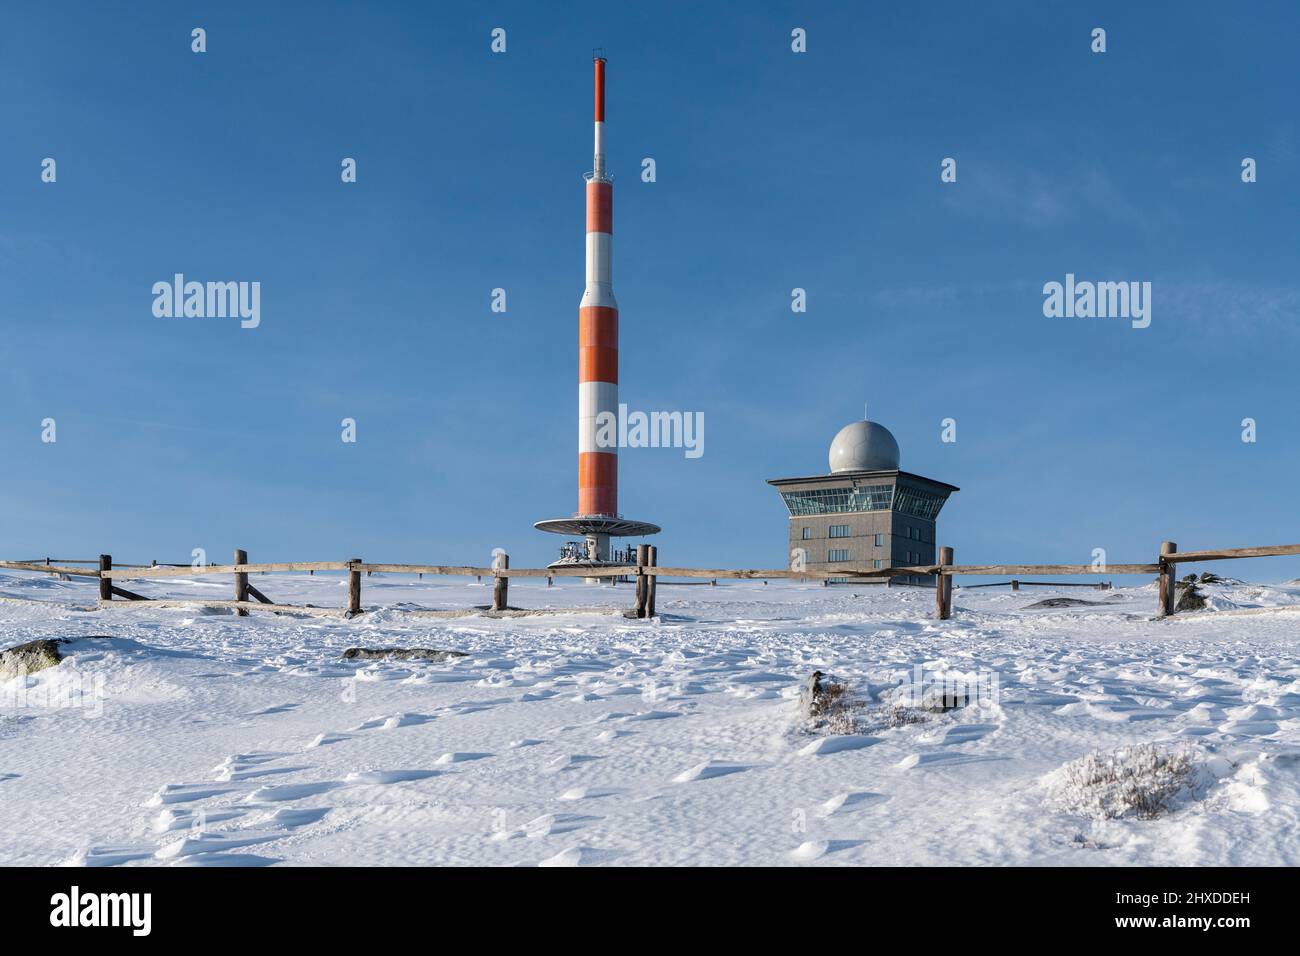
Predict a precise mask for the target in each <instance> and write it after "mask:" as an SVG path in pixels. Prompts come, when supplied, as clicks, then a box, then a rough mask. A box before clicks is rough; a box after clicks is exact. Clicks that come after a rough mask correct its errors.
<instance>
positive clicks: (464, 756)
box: [434, 750, 494, 766]
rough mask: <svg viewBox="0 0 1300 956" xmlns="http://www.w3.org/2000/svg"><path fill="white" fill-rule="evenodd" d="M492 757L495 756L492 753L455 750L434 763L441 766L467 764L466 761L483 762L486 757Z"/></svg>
mask: <svg viewBox="0 0 1300 956" xmlns="http://www.w3.org/2000/svg"><path fill="white" fill-rule="evenodd" d="M491 756H494V755H493V754H490V753H479V752H474V751H462V750H454V751H448V752H447V753H445V754H443V755H442V756H441V757H439V758H438V759H437V760H435V761H434V763H435V764H438V765H439V766H445V765H446V764H449V763H465V762H466V761H469V760H482V759H483V758H484V757H491Z"/></svg>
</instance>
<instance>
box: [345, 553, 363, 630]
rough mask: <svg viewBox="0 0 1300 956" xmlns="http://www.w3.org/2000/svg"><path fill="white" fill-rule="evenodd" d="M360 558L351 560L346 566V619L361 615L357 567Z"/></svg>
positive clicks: (359, 580)
mask: <svg viewBox="0 0 1300 956" xmlns="http://www.w3.org/2000/svg"><path fill="white" fill-rule="evenodd" d="M358 564H361V559H360V558H353V559H352V560H351V561H350V562H349V566H348V617H354V616H355V615H357V614H360V613H361V572H360V571H359V570H358V569H357V565H358Z"/></svg>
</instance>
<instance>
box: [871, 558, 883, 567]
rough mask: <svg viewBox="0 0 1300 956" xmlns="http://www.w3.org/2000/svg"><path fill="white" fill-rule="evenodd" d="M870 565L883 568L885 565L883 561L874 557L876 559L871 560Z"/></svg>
mask: <svg viewBox="0 0 1300 956" xmlns="http://www.w3.org/2000/svg"><path fill="white" fill-rule="evenodd" d="M871 566H872V567H873V568H883V567H884V566H885V562H884V561H881V560H880V559H879V558H876V560H874V561H872V562H871Z"/></svg>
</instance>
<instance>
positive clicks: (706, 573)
mask: <svg viewBox="0 0 1300 956" xmlns="http://www.w3.org/2000/svg"><path fill="white" fill-rule="evenodd" d="M937 551H938V556H939V559H940V560H939V563H937V564H926V565H909V566H905V567H892V568H877V567H865V566H860V565H847V564H846V565H837V566H835V567H834V568H828V569H827V568H819V569H816V570H812V569H793V568H680V567H660V566H659V564H658V549H657V548H655V547H654V546H651V545H640V546H639V547H638V548H637V551H636V564H626V565H612V566H602V567H582V566H572V567H567V566H562V567H549V568H512V567H510V559H509V556H508V555H506V554H499V555H498V559H499V562H500V563H499V564H497V565H494V566H481V565H463V564H390V563H372V562H366V561H363V560H362V559H360V558H353V559H352V560H349V561H281V562H270V563H261V564H254V563H250V562H249V561H248V554H247V552H245V551H243V550H236V551H235V560H234V561H233V562H232V563H231V564H224V565H222V564H199V565H183V564H157V563H156V562H155V563H154V564H153V565H126V564H118V565H116V566H114V564H113V559H112V556H111V555H107V554H104V555H100V556H99V558H98V560H97V561H91V560H80V559H72V558H67V559H57V560H58V563H55V561H56V559H53V558H45V559H43V561H42V560H39V559H38V560H33V561H0V570H15V571H36V572H41V573H46V574H58V575H66V576H69V577H82V578H96V579H98V581H99V607H101V608H103V607H195V606H201V607H214V608H231V609H234V610H235V612H236V613H237V614H240V615H241V616H242V615H246V614H247V613H248V612H249V611H250V610H261V611H272V612H275V613H297V614H311V615H322V616H325V615H343V616H346V617H353V616H355V615H358V614H361V613H363V608H362V607H361V580H362V575H363V574H372V573H393V574H417V575H420V576H421V577H423V576H424V575H426V574H429V575H444V576H470V577H478V578H491V579H492V580H493V597H492V604H491V605H490V606H483V607H479V608H472V609H466V608H460V609H452V610H445V611H443V610H434V609H410V611H409V613H412V614H417V613H418V614H424V615H432V616H444V617H454V616H463V615H466V614H474V613H480V612H482V613H489V614H496V615H499V616H522V615H527V614H540V613H579V612H580V613H592V612H607V611H612V610H617V609H601V608H556V609H549V608H548V609H542V610H526V609H520V608H511V607H509V606H508V604H507V599H508V595H509V580H510V579H511V578H545V579H546V581H547V584H550V583H552V582H553V581H554V579H555V578H566V577H580V578H588V579H593V578H594V579H608V580H609V582H610V584H611V585H613V584H617V583H618V582H619V581H620V580H626V579H628V578H634V579H635V581H636V603H635V606H634V607H633V609H632V610H631V611H628V612H627V616H629V617H636V618H650V617H654V607H655V592H656V584H657V582H658V579H660V578H686V579H692V580H699V581H701V582H703V581H708V582H710V583H714V582H716V581H718V580H762V581H765V582H766V581H768V580H805V581H807V580H811V581H822V582H824V583H830V582H831V581H832V580H836V581H844V582H845V583H852V582H855V581H856V582H862V583H870V582H871V581H872V580H877V581H880V580H883V581H884V582H886V583H888V582H889V581H890V580H891V579H893V578H896V577H905V576H916V575H924V576H929V577H933V578H934V579H935V585H934V586H935V595H936V597H935V612H936V616H937V617H938V618H940V619H947V618H948V617H950V616H951V612H952V578H954V577H955V576H957V575H1042V576H1044V577H1048V576H1054V575H1076V574H1079V575H1093V574H1098V575H1101V574H1156V575H1159V588H1158V593H1159V599H1160V616H1161V617H1167V616H1169V615H1172V614H1173V613H1174V611H1175V604H1176V601H1175V597H1176V593H1177V584H1176V580H1175V574H1174V571H1175V569H1176V567H1177V565H1179V564H1185V563H1188V562H1192V561H1221V560H1228V559H1234V558H1260V557H1277V556H1283V555H1300V544H1283V545H1269V546H1265V547H1255V548H1223V549H1218V550H1206V551H1183V552H1179V551H1178V548H1177V545H1175V544H1174V543H1173V542H1171V541H1165V542H1163V543H1162V544H1161V546H1160V557H1159V560H1158V561H1157V562H1156V563H1153V564H955V563H953V551H952V549H951V548H947V547H944V548H938V549H937ZM95 564H98V565H99V566H98V568H94V567H90V568H85V567H74V566H73V565H95ZM297 571H306V572H309V573H314V572H316V571H342V572H347V575H348V605H347V607H342V608H340V607H334V608H323V607H314V606H312V605H291V604H278V603H275V602H274V601H272V600H271V599H270V598H268V597H267V596H266V595H264V594H263V593H262V592H261V591H259V590H258V589H257V588H256V587H254V586H253V585H252V584H250V583H249V581H248V575H250V574H262V573H267V572H297ZM211 574H230V575H233V576H234V579H235V587H234V599H233V600H226V601H218V600H186V599H174V598H152V597H146V596H144V595H140V594H136V593H134V592H132V591H128V590H126V589H125V588H122V587H119V586H118V585H117V584H116V583H114V582H117V581H129V580H146V579H152V578H159V579H165V578H188V577H191V576H194V575H211ZM665 583H668V582H665ZM682 583H686V582H682ZM1008 583H1010V584H1011V585H1012V586H1013V588H1014V587H1018V586H1019V585H1021V584H1027V585H1029V584H1032V585H1040V582H1033V581H1021V580H1013V581H1011V582H1008ZM921 586H924V585H921ZM995 586H998V585H988V584H982V585H969V586H968V587H972V588H974V587H995ZM1003 586H1005V585H1003ZM1074 586H1086V587H1099V586H1100V587H1105V586H1106V585H1105V584H1100V585H1092V584H1088V585H1079V584H1076V585H1074ZM114 597H117V598H123V599H125V600H114ZM249 598H253V600H249Z"/></svg>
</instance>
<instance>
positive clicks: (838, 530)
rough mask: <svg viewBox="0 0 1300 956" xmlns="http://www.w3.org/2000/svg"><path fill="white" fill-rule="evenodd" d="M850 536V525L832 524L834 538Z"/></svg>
mask: <svg viewBox="0 0 1300 956" xmlns="http://www.w3.org/2000/svg"><path fill="white" fill-rule="evenodd" d="M848 536H849V526H848V525H846V524H833V525H831V537H832V538H847V537H848Z"/></svg>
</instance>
